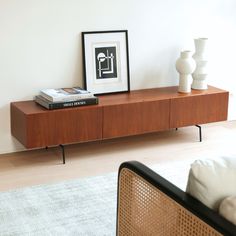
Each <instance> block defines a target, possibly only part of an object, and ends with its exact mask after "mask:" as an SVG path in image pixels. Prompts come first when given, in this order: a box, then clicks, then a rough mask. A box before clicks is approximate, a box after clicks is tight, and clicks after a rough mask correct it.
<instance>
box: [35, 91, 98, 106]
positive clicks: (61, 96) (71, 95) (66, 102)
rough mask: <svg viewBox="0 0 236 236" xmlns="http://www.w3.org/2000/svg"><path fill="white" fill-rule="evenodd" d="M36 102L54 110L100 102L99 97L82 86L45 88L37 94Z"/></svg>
mask: <svg viewBox="0 0 236 236" xmlns="http://www.w3.org/2000/svg"><path fill="white" fill-rule="evenodd" d="M35 102H36V103H38V104H40V105H41V106H43V107H45V108H47V109H49V110H52V109H60V108H67V107H77V106H85V105H95V104H98V97H95V96H94V95H93V94H92V93H90V92H89V91H87V90H84V89H82V88H80V87H73V88H59V89H43V90H41V91H40V93H39V95H37V96H35Z"/></svg>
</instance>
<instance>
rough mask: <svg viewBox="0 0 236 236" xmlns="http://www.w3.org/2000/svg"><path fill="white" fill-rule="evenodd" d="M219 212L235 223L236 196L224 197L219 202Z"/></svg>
mask: <svg viewBox="0 0 236 236" xmlns="http://www.w3.org/2000/svg"><path fill="white" fill-rule="evenodd" d="M219 213H220V215H222V216H223V217H225V218H226V219H227V220H228V221H230V222H232V223H233V224H235V225H236V196H230V197H227V198H225V199H224V200H223V201H222V202H221V203H220V207H219Z"/></svg>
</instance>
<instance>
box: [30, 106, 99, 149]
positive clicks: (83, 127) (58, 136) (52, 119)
mask: <svg viewBox="0 0 236 236" xmlns="http://www.w3.org/2000/svg"><path fill="white" fill-rule="evenodd" d="M27 119H28V122H27V124H28V126H27V148H35V147H44V146H51V145H59V144H68V143H74V142H86V141H91V140H97V139H101V138H102V109H101V108H90V107H87V108H82V109H81V108H73V109H63V110H55V111H51V112H47V113H42V114H37V115H30V116H28V118H27Z"/></svg>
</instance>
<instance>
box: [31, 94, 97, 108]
mask: <svg viewBox="0 0 236 236" xmlns="http://www.w3.org/2000/svg"><path fill="white" fill-rule="evenodd" d="M35 101H36V102H37V103H38V104H40V105H41V106H43V107H45V108H47V109H49V110H54V109H61V108H67V107H79V106H86V105H96V104H98V98H97V97H93V98H87V99H81V100H79V101H71V102H55V103H51V102H49V103H48V102H45V101H43V100H42V99H39V98H37V97H36V99H35Z"/></svg>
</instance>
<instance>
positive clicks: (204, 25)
mask: <svg viewBox="0 0 236 236" xmlns="http://www.w3.org/2000/svg"><path fill="white" fill-rule="evenodd" d="M235 12H236V1H234V0H224V1H222V0H212V1H211V0H195V1H193V0H192V1H191V0H178V1H173V0H165V1H161V0H146V1H139V0H119V1H118V0H100V1H96V0H86V1H85V0H0V81H1V83H0V84H1V99H0V153H6V152H12V151H18V150H22V149H23V147H22V145H21V144H19V143H18V142H17V141H16V140H15V139H14V138H12V137H11V134H10V112H9V104H10V102H12V101H18V100H27V99H32V98H33V97H34V95H36V94H37V93H38V92H39V90H40V89H43V88H51V87H52V88H53V87H54V88H55V87H64V86H74V85H82V53H81V32H82V31H95V30H116V29H128V31H129V52H130V72H131V89H132V90H133V89H140V88H151V87H160V86H170V85H177V84H178V74H177V72H176V70H175V61H176V59H177V58H178V56H179V52H180V51H181V50H183V49H190V50H194V45H193V38H195V37H208V38H209V52H210V55H209V62H210V64H211V67H210V68H211V70H210V75H209V84H212V85H215V86H219V87H221V88H224V89H227V90H229V91H230V92H231V94H232V95H231V101H232V104H233V103H234V102H235V96H236V94H235V91H236V82H235V79H236V78H235V55H236V46H235V42H236V14H235ZM234 110H236V109H234ZM232 111H233V109H232ZM230 117H231V118H232V119H235V117H236V115H235V113H233V112H230Z"/></svg>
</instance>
